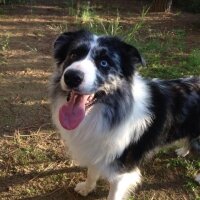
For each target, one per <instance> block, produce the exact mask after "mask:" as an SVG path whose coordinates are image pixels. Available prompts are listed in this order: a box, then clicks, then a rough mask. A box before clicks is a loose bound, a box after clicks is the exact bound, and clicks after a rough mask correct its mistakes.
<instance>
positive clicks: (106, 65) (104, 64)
mask: <svg viewBox="0 0 200 200" xmlns="http://www.w3.org/2000/svg"><path fill="white" fill-rule="evenodd" d="M100 65H101V67H105V68H106V67H108V62H107V61H106V60H102V61H101V62H100Z"/></svg>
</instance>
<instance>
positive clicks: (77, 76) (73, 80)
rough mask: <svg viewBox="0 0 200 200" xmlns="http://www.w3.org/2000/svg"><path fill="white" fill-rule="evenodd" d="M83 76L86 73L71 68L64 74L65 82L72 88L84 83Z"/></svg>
mask: <svg viewBox="0 0 200 200" xmlns="http://www.w3.org/2000/svg"><path fill="white" fill-rule="evenodd" d="M83 78H84V74H83V72H81V71H79V70H72V69H71V70H68V71H66V72H65V74H64V81H65V84H66V85H67V86H68V87H69V88H71V89H73V88H76V87H78V86H79V85H80V84H81V83H82V81H83Z"/></svg>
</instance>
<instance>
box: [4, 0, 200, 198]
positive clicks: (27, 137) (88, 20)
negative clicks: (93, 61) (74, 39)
mask: <svg viewBox="0 0 200 200" xmlns="http://www.w3.org/2000/svg"><path fill="white" fill-rule="evenodd" d="M11 2H12V1H11ZM13 2H15V1H13ZM16 2H17V4H16V3H9V4H8V5H3V4H1V5H0V6H1V7H0V84H1V89H0V105H1V106H0V128H1V129H0V130H1V132H0V136H1V140H0V169H1V171H0V199H2V200H6V199H9V200H13V199H37V200H39V199H48V200H49V199H56V200H64V199H69V200H81V199H85V200H90V199H91V200H92V199H102V200H105V199H106V196H107V194H108V184H107V182H105V181H104V180H100V181H99V184H98V187H97V189H96V190H95V191H94V192H93V193H92V194H90V195H89V196H88V197H85V198H83V197H81V196H79V195H78V194H76V193H75V192H74V191H73V188H74V186H75V184H76V183H77V182H79V181H82V180H84V179H85V176H86V170H85V169H82V168H79V167H78V166H76V164H75V163H73V161H72V160H70V158H68V157H67V156H66V155H65V153H64V150H63V145H62V142H61V141H60V139H59V135H58V134H57V133H56V131H55V128H54V127H53V126H52V123H51V117H50V109H49V102H48V82H49V78H50V75H51V73H52V71H53V67H54V64H53V59H52V50H53V46H52V44H53V41H54V40H55V38H56V36H57V35H58V34H59V33H60V32H62V31H64V30H74V29H77V28H80V27H83V26H84V27H87V28H89V29H90V30H92V31H94V32H97V33H104V34H112V35H118V36H120V37H122V38H124V39H125V40H126V41H127V42H130V43H131V44H134V45H135V46H137V47H138V48H139V49H140V51H141V52H142V54H143V56H144V58H145V59H146V61H147V68H143V69H139V70H140V73H141V74H143V75H144V76H146V77H159V78H168V79H169V78H177V77H186V76H191V75H200V49H199V47H200V21H199V19H200V15H199V14H196V15H194V14H189V13H183V12H181V11H178V10H173V12H172V13H148V7H145V8H144V7H143V4H142V3H137V4H136V3H132V2H131V1H127V0H125V1H109V2H108V1H91V3H88V2H87V1H82V3H81V5H75V4H74V1H64V0H63V1H61V0H59V1H53V0H52V1H37V0H33V1H16ZM199 169H200V160H199V159H197V160H196V159H194V158H193V157H190V156H187V157H186V159H184V158H177V156H176V155H175V153H174V147H170V149H163V150H161V151H160V152H159V153H158V155H157V156H155V157H154V158H153V159H152V160H151V161H149V162H147V163H145V164H144V166H143V168H142V174H143V176H144V178H143V184H142V185H141V186H140V187H139V188H138V189H137V191H136V194H135V195H132V197H130V200H133V199H135V200H143V199H151V200H153V199H155V200H163V199H166V200H168V199H173V200H194V199H196V200H198V199H200V186H199V185H198V184H197V183H195V181H193V179H192V176H193V175H194V174H195V173H197V172H198V170H199Z"/></svg>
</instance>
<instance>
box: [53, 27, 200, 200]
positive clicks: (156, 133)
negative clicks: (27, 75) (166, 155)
mask: <svg viewBox="0 0 200 200" xmlns="http://www.w3.org/2000/svg"><path fill="white" fill-rule="evenodd" d="M54 58H55V60H56V65H57V66H56V69H55V72H54V73H53V77H52V80H51V86H50V98H51V108H52V117H53V121H54V124H55V125H56V127H57V128H58V130H59V132H60V133H61V137H62V139H63V140H64V142H65V144H66V146H67V147H68V151H69V152H70V154H71V156H72V158H73V159H74V160H76V161H77V162H78V163H79V164H80V165H81V166H85V167H87V168H88V175H87V179H86V181H85V182H81V183H78V184H77V185H76V187H75V191H77V192H78V193H79V194H81V195H83V196H86V195H87V194H88V193H90V192H91V191H92V190H94V188H95V186H96V181H97V180H98V178H99V177H100V176H101V177H103V178H105V179H107V180H108V181H109V183H110V191H109V195H108V199H109V200H121V199H124V198H126V197H127V195H128V193H129V191H130V190H131V189H134V188H135V187H136V186H137V185H138V184H139V183H140V181H141V174H140V170H139V166H140V164H141V162H142V161H143V159H144V158H145V157H146V156H147V155H148V153H149V152H151V151H153V150H154V149H155V148H157V147H161V146H162V145H166V144H168V143H171V142H174V141H175V140H179V139H182V138H184V139H186V140H187V145H186V146H184V147H183V148H182V149H179V150H178V154H179V155H185V154H187V151H188V149H190V148H193V149H195V150H197V151H198V152H200V142H199V138H200V78H185V79H177V80H159V79H153V80H147V79H144V78H142V77H140V76H139V75H138V74H137V73H136V72H135V69H136V66H137V65H138V64H143V63H144V61H143V59H142V57H141V56H140V53H139V52H138V50H137V49H136V48H135V47H133V46H131V45H129V44H127V43H125V42H123V41H122V40H120V39H119V38H117V37H111V36H97V35H94V34H92V33H90V32H88V31H85V30H80V31H75V32H65V33H63V34H61V35H60V36H59V37H58V38H57V39H56V41H55V43H54ZM199 179H200V176H197V180H198V181H199V182H200V180H199Z"/></svg>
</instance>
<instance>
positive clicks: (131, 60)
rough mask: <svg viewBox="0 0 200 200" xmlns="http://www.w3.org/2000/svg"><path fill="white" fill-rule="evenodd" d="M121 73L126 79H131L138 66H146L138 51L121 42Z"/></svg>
mask: <svg viewBox="0 0 200 200" xmlns="http://www.w3.org/2000/svg"><path fill="white" fill-rule="evenodd" d="M122 49H123V56H122V58H123V73H124V75H125V76H126V77H128V78H132V76H133V74H134V72H135V68H136V67H137V66H138V65H142V66H146V63H145V61H144V59H143V58H142V56H141V55H140V53H139V51H138V50H137V49H136V48H135V47H134V46H132V45H129V44H127V43H124V42H123V48H122Z"/></svg>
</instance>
